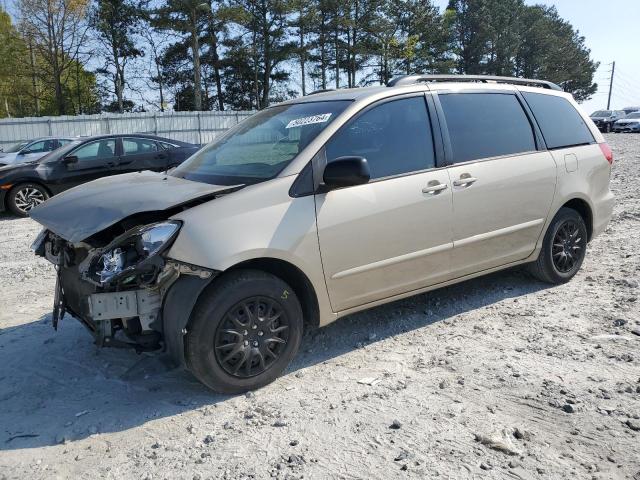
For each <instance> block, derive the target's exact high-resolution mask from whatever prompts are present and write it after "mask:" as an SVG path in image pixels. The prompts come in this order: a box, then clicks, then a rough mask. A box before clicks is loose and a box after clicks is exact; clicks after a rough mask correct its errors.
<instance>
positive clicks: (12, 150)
mask: <svg viewBox="0 0 640 480" xmlns="http://www.w3.org/2000/svg"><path fill="white" fill-rule="evenodd" d="M28 144H29V142H20V143H16V144H15V145H11V146H10V147H9V148H7V149H6V150H4V152H5V153H16V152H19V151H20V150H22V149H23V148H24V147H26V146H27V145H28Z"/></svg>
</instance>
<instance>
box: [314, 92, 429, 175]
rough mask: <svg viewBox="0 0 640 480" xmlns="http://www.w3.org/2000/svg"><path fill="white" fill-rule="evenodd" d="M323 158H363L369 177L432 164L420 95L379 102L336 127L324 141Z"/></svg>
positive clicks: (427, 122)
mask: <svg viewBox="0 0 640 480" xmlns="http://www.w3.org/2000/svg"><path fill="white" fill-rule="evenodd" d="M326 152H327V160H328V161H331V160H332V159H334V158H338V157H344V156H359V157H364V158H366V159H367V162H368V163H369V168H370V170H371V178H372V179H374V178H381V177H388V176H390V175H398V174H402V173H408V172H415V171H418V170H425V169H427V168H433V167H435V156H434V152H433V139H432V137H431V126H430V123H429V116H428V114H427V108H426V104H425V100H424V97H422V96H420V97H412V98H404V99H400V100H394V101H391V102H386V103H383V104H381V105H379V106H377V107H373V108H371V109H370V110H368V111H366V112H364V113H363V114H362V115H360V116H358V117H356V118H355V119H354V120H352V121H350V122H349V123H348V124H346V125H345V126H344V127H342V129H340V130H339V131H338V132H337V133H336V134H335V135H334V136H333V137H332V138H331V140H330V141H329V142H328V143H327V146H326Z"/></svg>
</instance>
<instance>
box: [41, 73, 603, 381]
mask: <svg viewBox="0 0 640 480" xmlns="http://www.w3.org/2000/svg"><path fill="white" fill-rule="evenodd" d="M612 162H613V157H612V153H611V150H610V149H609V147H608V146H607V144H606V143H605V142H604V139H603V136H602V134H601V133H600V132H599V131H598V129H597V128H596V126H595V125H594V124H593V122H592V121H591V120H590V119H589V117H588V116H586V115H585V114H584V113H582V112H581V111H580V109H579V108H578V106H577V104H576V103H575V101H574V100H573V98H572V97H571V95H569V94H567V93H564V92H562V91H560V88H559V87H557V86H556V85H554V84H552V83H549V82H544V81H536V80H523V79H515V78H503V77H468V76H462V77H460V76H429V75H427V76H407V77H400V78H397V79H394V80H393V81H392V82H390V84H389V85H388V86H380V87H371V88H358V89H350V90H338V91H332V92H325V93H318V94H313V95H309V96H306V97H304V98H300V99H296V100H291V101H288V102H284V103H281V104H279V105H276V106H273V107H270V108H267V109H265V110H263V111H261V112H259V113H257V114H255V115H254V116H252V117H250V118H249V119H247V120H245V121H244V122H242V123H240V124H239V125H237V126H236V127H235V128H233V129H231V130H230V131H228V132H227V133H226V134H225V135H224V136H222V137H221V138H220V139H218V140H216V141H214V142H213V143H211V144H210V145H208V146H206V147H205V148H203V149H202V150H200V151H199V152H198V153H196V154H195V155H194V156H193V157H191V158H190V159H189V160H187V161H186V162H185V163H183V164H182V165H180V166H179V167H177V168H176V169H175V170H173V171H172V172H171V173H169V174H162V173H151V172H142V173H131V174H126V175H120V176H117V177H110V178H105V179H101V180H97V181H95V182H92V183H89V184H85V185H83V186H81V187H77V188H74V189H72V190H70V191H68V192H65V193H62V194H60V195H58V196H56V197H53V198H52V199H50V200H48V201H47V202H45V203H44V204H43V205H41V206H39V207H37V208H35V209H34V210H32V212H31V216H32V218H33V219H35V220H36V221H38V222H40V223H41V224H42V225H43V226H44V227H45V228H44V230H43V231H42V233H41V234H40V236H39V237H38V239H36V241H35V242H34V245H33V248H34V250H35V252H36V253H37V254H38V255H42V256H44V257H46V258H47V259H49V260H50V261H51V262H52V263H53V264H55V265H56V268H57V272H58V283H57V287H56V292H55V307H54V313H53V317H52V318H53V322H54V326H57V324H58V322H59V320H60V319H61V318H62V317H63V316H64V314H65V312H68V313H70V314H71V315H73V316H74V317H75V318H76V319H78V320H79V321H80V322H82V323H83V324H84V325H85V326H86V327H87V328H88V329H89V331H90V332H91V333H92V335H93V336H94V338H95V341H96V343H97V344H98V345H101V346H118V347H130V348H135V349H137V350H156V349H163V350H166V351H167V352H168V353H169V354H171V355H172V356H173V357H174V358H175V360H176V361H177V362H178V363H179V364H181V365H184V366H185V367H186V368H188V369H189V370H190V371H191V372H192V373H193V374H194V375H195V376H196V377H197V378H198V379H199V380H200V381H202V382H203V383H204V384H206V385H207V386H209V387H211V388H212V389H214V390H217V391H220V392H226V393H235V392H242V391H246V390H251V389H255V388H258V387H260V386H263V385H265V384H267V383H269V382H271V381H273V380H274V379H275V378H276V377H278V375H280V374H281V373H282V371H283V370H284V369H285V367H286V366H287V365H288V364H289V362H290V361H291V359H292V358H293V356H294V355H295V354H296V352H297V350H298V347H299V345H300V340H301V336H302V332H303V330H304V329H305V328H308V327H316V326H324V325H327V324H329V323H331V322H333V321H335V320H337V319H339V318H340V317H343V316H345V315H349V314H351V313H354V312H357V311H360V310H364V309H367V308H371V307H374V306H376V305H380V304H383V303H387V302H392V301H394V300H398V299H400V298H403V297H407V296H411V295H416V294H420V293H423V292H428V291H430V290H433V289H436V288H440V287H442V286H445V285H450V284H453V283H456V282H461V281H464V280H467V279H470V278H473V277H477V276H480V275H485V274H487V273H490V272H495V271H497V270H501V269H504V268H507V267H512V266H514V265H527V266H528V268H529V269H530V271H531V272H532V273H533V274H534V275H535V277H537V278H538V279H540V280H542V281H545V282H548V283H552V284H558V283H563V282H567V281H569V280H570V279H571V278H572V277H573V276H574V275H575V274H576V272H577V271H578V270H579V268H580V266H581V265H582V262H583V260H584V257H585V253H586V247H587V242H589V241H590V240H591V239H593V238H594V237H595V236H596V235H598V234H600V233H601V232H603V231H604V229H605V227H606V225H607V222H608V221H609V218H610V217H611V213H612V208H613V202H614V200H613V195H612V194H611V191H610V190H609V178H610V174H611V166H612Z"/></svg>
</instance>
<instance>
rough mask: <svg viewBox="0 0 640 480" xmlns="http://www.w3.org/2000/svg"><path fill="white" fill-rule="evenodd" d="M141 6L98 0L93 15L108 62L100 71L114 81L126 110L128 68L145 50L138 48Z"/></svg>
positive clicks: (122, 0) (121, 106)
mask: <svg viewBox="0 0 640 480" xmlns="http://www.w3.org/2000/svg"><path fill="white" fill-rule="evenodd" d="M141 20H142V18H141V8H140V5H137V4H135V3H133V2H132V1H131V0H97V1H96V4H95V6H94V7H93V9H92V11H91V14H90V24H91V26H92V28H93V30H94V31H95V33H96V39H97V40H98V42H99V44H100V48H101V52H100V53H101V57H102V58H104V60H105V64H104V66H103V67H101V68H99V69H98V73H99V74H101V75H104V76H105V77H107V78H109V79H110V81H111V83H113V93H114V94H115V96H116V104H117V109H116V111H117V112H120V113H123V112H124V111H125V106H124V89H125V86H126V84H127V81H126V78H127V77H126V75H125V71H126V67H127V64H128V63H129V62H131V61H132V60H133V59H135V58H136V57H139V56H142V55H143V52H142V50H140V49H139V48H137V47H136V43H135V40H134V34H135V33H136V32H137V30H138V28H139V26H140V23H141Z"/></svg>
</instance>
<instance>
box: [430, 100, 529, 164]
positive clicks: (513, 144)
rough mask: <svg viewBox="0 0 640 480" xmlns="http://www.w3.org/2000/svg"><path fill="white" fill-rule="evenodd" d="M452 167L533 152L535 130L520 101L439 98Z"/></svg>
mask: <svg viewBox="0 0 640 480" xmlns="http://www.w3.org/2000/svg"><path fill="white" fill-rule="evenodd" d="M439 99H440V104H441V105H442V110H443V111H444V116H445V120H446V122H447V129H448V131H449V139H450V141H451V148H452V150H453V163H460V162H468V161H469V160H477V159H479V158H490V157H498V156H502V155H513V154H517V153H524V152H530V151H533V150H535V149H536V142H535V139H534V136H533V129H532V128H531V124H530V123H529V119H528V118H527V115H526V114H525V112H524V110H523V109H522V105H520V102H519V101H518V98H517V97H516V96H515V95H512V94H500V93H452V94H444V95H443V94H440V95H439Z"/></svg>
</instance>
